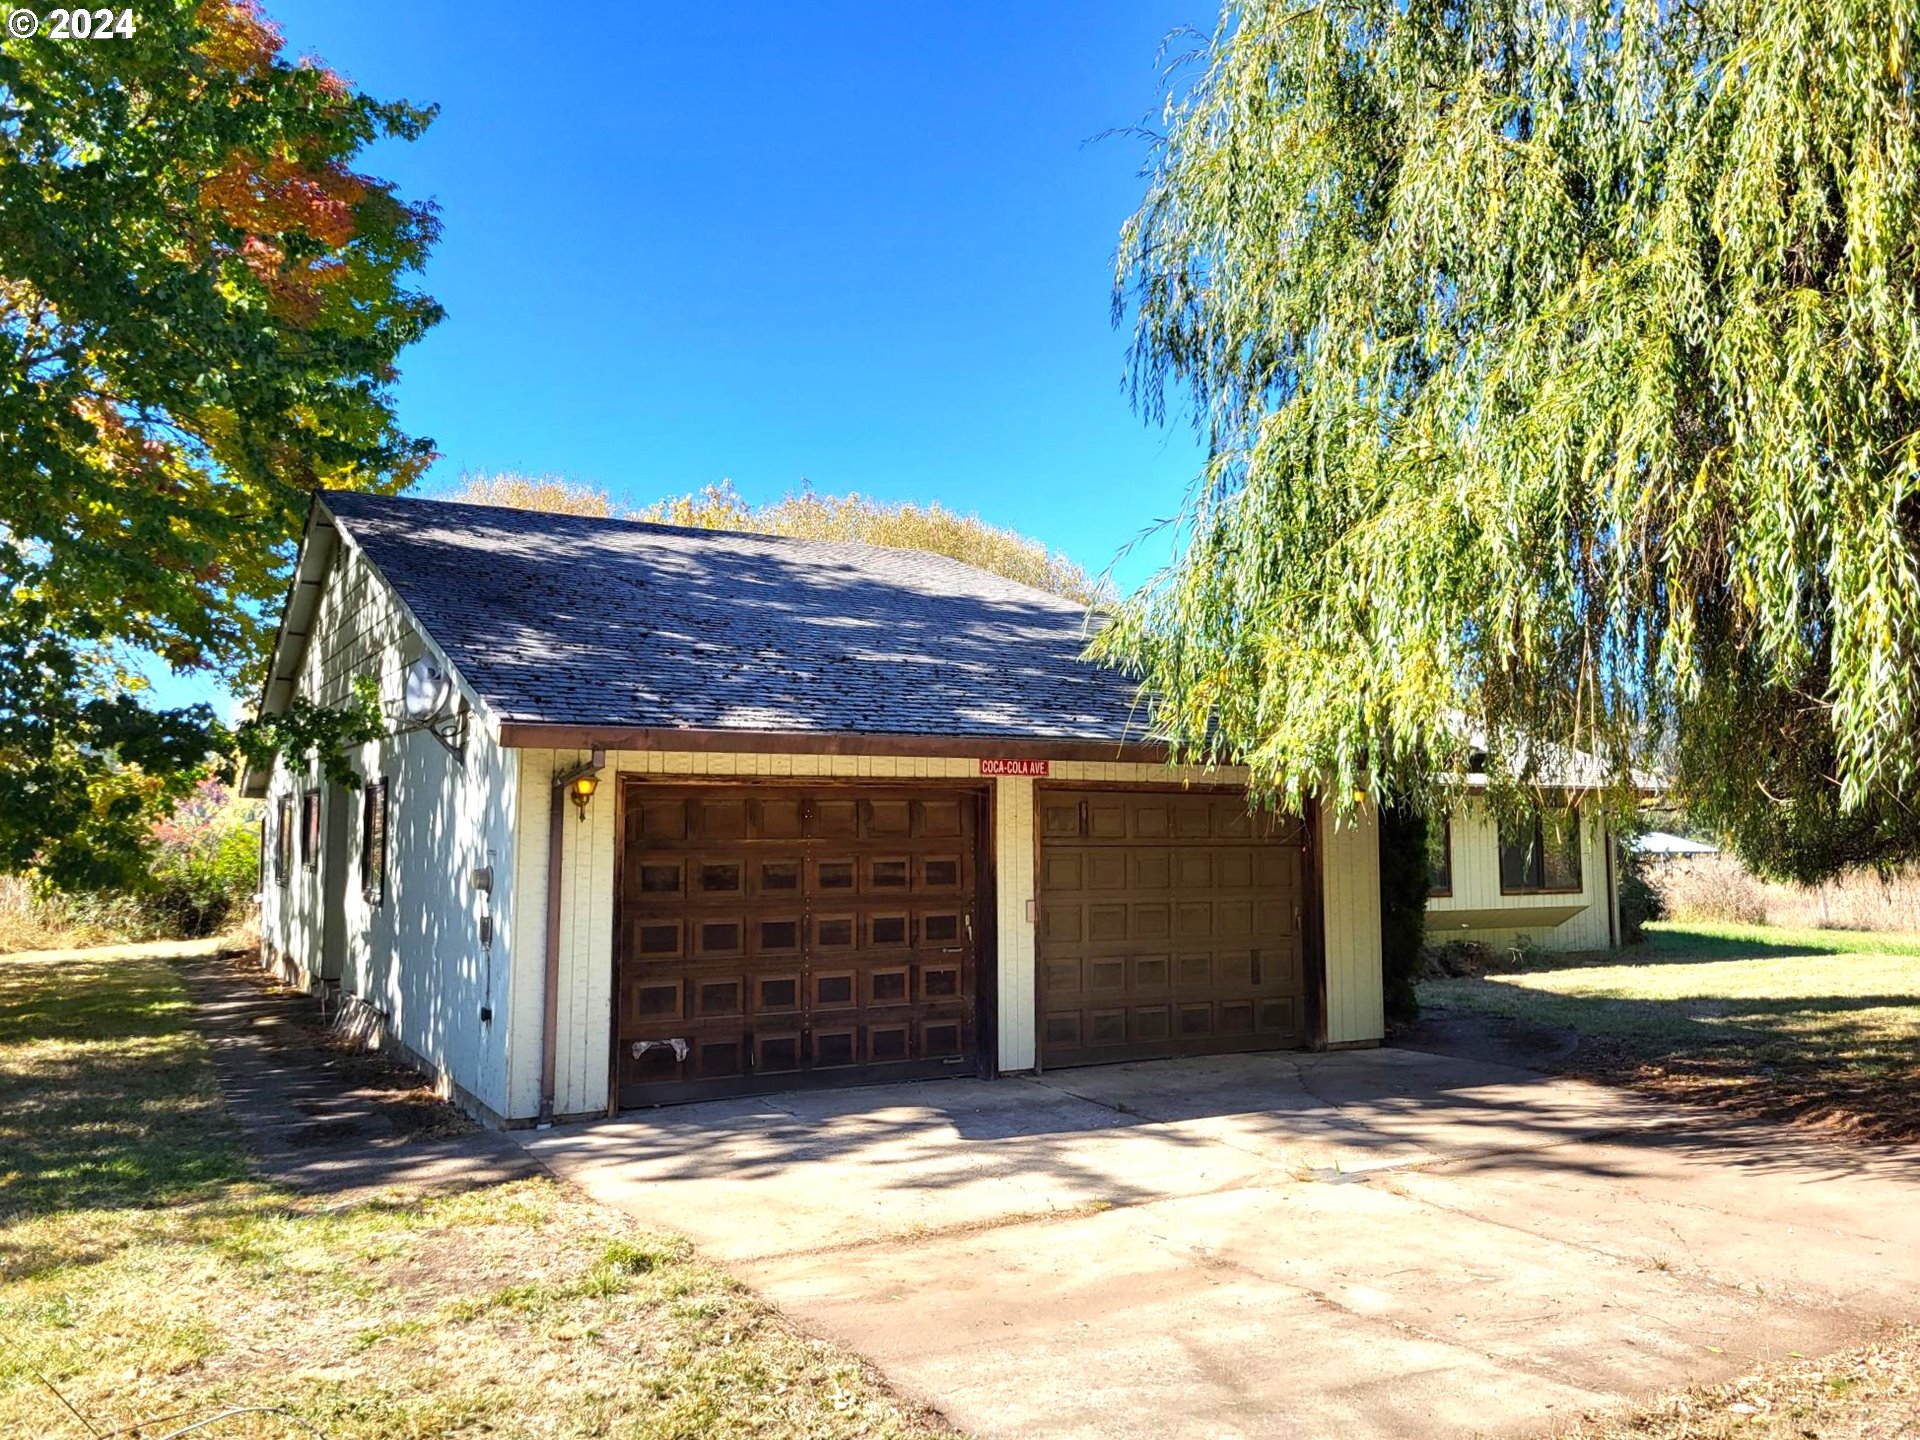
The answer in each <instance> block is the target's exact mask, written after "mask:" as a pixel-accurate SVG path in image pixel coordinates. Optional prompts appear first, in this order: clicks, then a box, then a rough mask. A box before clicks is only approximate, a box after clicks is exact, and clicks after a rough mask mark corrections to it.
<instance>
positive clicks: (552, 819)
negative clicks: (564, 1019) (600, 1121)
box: [536, 750, 607, 1130]
mask: <svg viewBox="0 0 1920 1440" xmlns="http://www.w3.org/2000/svg"><path fill="white" fill-rule="evenodd" d="M606 763H607V752H606V751H604V750H595V751H594V752H593V758H592V759H591V760H588V761H587V762H586V763H585V764H583V765H576V766H574V767H573V768H572V769H571V770H568V771H567V772H566V773H564V774H561V775H556V776H554V777H553V785H552V789H553V798H552V802H551V804H550V805H549V806H548V810H547V973H546V983H545V986H544V987H543V989H542V992H541V997H540V1116H539V1119H538V1121H537V1122H536V1123H537V1124H538V1125H539V1127H540V1128H541V1129H542V1130H544V1129H546V1128H547V1127H548V1126H550V1125H552V1124H553V1097H554V1060H555V1055H556V1052H557V1051H558V1050H559V1048H560V855H561V850H562V847H563V845H564V840H563V837H564V836H565V834H566V829H565V826H566V819H567V787H568V786H569V785H571V784H572V783H573V782H574V781H575V780H578V779H579V778H580V777H581V776H582V775H593V774H597V773H599V771H600V769H601V768H602V767H603V766H604V765H605V764H606ZM580 813H581V816H582V818H585V815H586V811H585V810H584V809H583V810H582V811H581V812H580Z"/></svg>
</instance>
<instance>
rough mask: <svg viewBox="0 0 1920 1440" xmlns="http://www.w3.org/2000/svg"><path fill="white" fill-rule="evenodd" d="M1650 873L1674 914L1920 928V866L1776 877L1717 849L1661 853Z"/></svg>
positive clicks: (1895, 930) (1904, 931)
mask: <svg viewBox="0 0 1920 1440" xmlns="http://www.w3.org/2000/svg"><path fill="white" fill-rule="evenodd" d="M1646 874H1647V880H1648V883H1649V884H1651V885H1652V886H1653V888H1654V889H1655V891H1657V892H1658V893H1659V895H1660V898H1661V902H1662V904H1663V905H1664V906H1665V908H1666V914H1667V917H1668V918H1669V919H1672V920H1680V921H1692V920H1718V921H1727V922H1729V923H1732V924H1736V925H1778V926H1782V927H1784V928H1787V929H1798V930H1870V931H1875V932H1878V933H1883V934H1889V933H1890V934H1901V935H1920V868H1914V867H1909V868H1908V869H1905V870H1902V871H1900V872H1899V873H1897V874H1895V875H1892V876H1889V877H1882V876H1880V875H1879V874H1877V873H1875V872H1874V871H1871V870H1856V871H1853V872H1850V873H1848V874H1846V875H1842V876H1839V877H1837V878H1835V879H1833V880H1829V881H1826V882H1825V883H1824V884H1820V885H1778V884H1772V883H1769V882H1767V881H1763V880H1761V879H1759V878H1758V877H1756V876H1754V875H1752V874H1750V873H1749V872H1748V871H1747V870H1746V868H1745V867H1743V866H1742V865H1741V864H1740V862H1739V861H1738V860H1736V859H1734V858H1733V857H1732V856H1731V855H1712V856H1703V857H1701V858H1699V859H1692V860H1689V859H1676V860H1665V861H1656V862H1654V863H1652V864H1650V865H1648V866H1647V870H1646Z"/></svg>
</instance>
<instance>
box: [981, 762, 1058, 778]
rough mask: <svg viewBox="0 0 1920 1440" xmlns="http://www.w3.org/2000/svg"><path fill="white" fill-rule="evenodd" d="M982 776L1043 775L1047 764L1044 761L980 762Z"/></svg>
mask: <svg viewBox="0 0 1920 1440" xmlns="http://www.w3.org/2000/svg"><path fill="white" fill-rule="evenodd" d="M980 773H981V774H982V775H1045V774H1046V773H1047V762H1046V761H1044V760H982V761H981V762H980Z"/></svg>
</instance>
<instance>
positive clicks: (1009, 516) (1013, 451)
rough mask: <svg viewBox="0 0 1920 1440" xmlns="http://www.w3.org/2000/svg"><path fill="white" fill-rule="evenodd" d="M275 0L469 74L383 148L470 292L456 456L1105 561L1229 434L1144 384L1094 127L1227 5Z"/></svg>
mask: <svg viewBox="0 0 1920 1440" xmlns="http://www.w3.org/2000/svg"><path fill="white" fill-rule="evenodd" d="M266 9H267V10H268V12H269V13H270V14H271V15H272V16H273V17H274V18H275V19H276V20H278V21H279V22H280V23H281V24H282V25H283V27H284V29H285V31H286V37H287V45H288V49H289V51H290V52H291V53H293V54H296V55H298V54H309V53H310V54H315V55H318V56H320V57H321V58H323V59H324V60H325V61H326V62H327V63H328V64H330V65H332V66H333V67H334V68H335V69H337V70H340V71H342V72H343V73H345V74H346V75H348V76H349V77H350V78H351V79H352V80H353V81H355V82H356V83H357V84H358V85H360V86H361V87H362V88H363V89H366V90H368V91H370V92H371V93H372V94H374V95H376V96H379V97H382V98H400V97H404V98H406V99H409V100H413V101H415V102H437V103H438V104H439V105H440V106H441V114H440V118H439V119H438V120H437V121H436V122H435V124H434V126H433V128H432V129H431V130H430V131H429V132H428V133H427V135H426V137H425V138H424V139H422V140H420V141H419V142H416V143H415V144H412V145H391V146H383V147H381V148H380V149H379V150H378V151H377V152H375V153H374V154H373V155H372V156H370V157H369V160H368V162H367V168H369V169H371V170H372V171H373V172H374V173H376V174H379V175H382V176H385V177H387V178H389V179H392V180H394V181H395V182H397V183H398V185H399V186H400V189H401V191H402V193H404V194H406V195H408V196H412V197H419V196H430V197H432V198H433V199H434V200H435V201H437V202H438V204H439V206H440V208H441V216H442V220H443V223H444V225H445V234H444V237H443V238H442V241H441V243H440V246H439V248H438V250H437V251H436V253H435V255H434V258H433V260H432V261H431V263H430V265H429V267H428V270H427V273H426V277H425V285H426V288H427V289H428V290H429V291H430V292H431V293H432V294H433V295H434V296H436V297H437V298H438V299H439V300H440V301H441V303H442V304H443V305H445V307H446V309H447V312H448V314H447V319H446V321H445V322H444V323H443V324H442V325H441V326H440V327H439V328H438V329H437V330H436V331H435V332H434V333H433V334H432V335H431V336H430V337H429V338H428V339H427V340H425V341H424V342H423V343H421V344H420V345H418V346H416V347H415V348H413V349H412V350H410V351H408V352H407V353H406V354H404V355H403V356H402V358H401V365H402V367H403V379H402V382H401V385H400V389H399V397H400V417H401V421H402V424H403V425H404V426H406V427H407V428H408V429H409V430H411V431H413V432H414V433H417V434H426V435H430V436H432V437H433V438H434V440H435V441H436V442H438V446H439V449H440V451H441V453H442V456H443V457H444V458H442V459H441V460H440V462H439V463H438V464H437V465H436V466H435V467H434V469H433V471H432V472H431V473H430V475H429V477H428V479H427V481H426V484H425V487H424V488H425V489H426V490H427V491H428V492H436V491H445V490H448V489H451V488H453V487H455V486H456V485H457V483H458V481H459V477H460V475H461V474H462V472H464V471H469V470H479V471H493V470H525V471H532V472H537V473H544V472H555V473H559V474H563V475H567V476H569V477H572V478H575V479H579V480H584V481H589V482H592V483H594V484H597V485H601V486H604V487H606V488H608V489H610V490H612V491H613V492H615V493H616V495H620V496H624V497H626V498H629V499H631V500H633V501H635V502H636V503H638V502H644V501H647V500H651V499H654V498H657V497H659V496H662V495H669V494H679V493H683V492H685V491H689V490H693V489H697V488H698V487H700V486H702V485H705V484H708V483H712V482H717V481H719V480H721V479H723V478H731V479H732V480H733V482H734V483H735V485H737V486H738V487H739V489H740V490H741V491H742V493H743V494H745V495H746V496H747V498H748V499H750V500H754V501H759V500H765V499H771V498H775V497H777V496H779V495H780V494H782V493H783V492H785V491H786V490H788V489H790V488H794V487H797V486H798V485H799V484H800V483H801V482H802V481H803V480H808V481H811V482H812V484H813V485H814V487H815V488H816V489H818V490H821V491H829V492H841V491H847V490H858V491H860V492H862V493H863V494H869V495H876V496H881V497H885V498H888V499H907V500H921V501H928V500H938V501H940V502H941V503H943V504H945V505H948V506H951V507H954V508H957V509H961V510H967V511H977V512H978V513H979V514H980V515H982V516H983V517H985V518H986V519H988V520H991V521H993V522H995V523H997V524H1003V525H1011V526H1014V527H1016V528H1018V529H1020V530H1022V531H1025V532H1026V533H1028V534H1030V535H1033V536H1035V537H1036V538H1038V539H1041V540H1044V541H1046V542H1047V543H1048V544H1049V545H1052V546H1054V547H1056V548H1058V549H1062V550H1064V551H1066V552H1067V553H1068V554H1069V555H1071V556H1072V557H1073V558H1074V559H1076V560H1078V561H1079V562H1080V563H1081V564H1083V565H1085V566H1087V567H1088V568H1089V569H1091V570H1100V569H1102V568H1104V567H1105V566H1107V565H1108V564H1109V562H1111V561H1113V560H1114V558H1115V556H1116V554H1117V553H1118V552H1119V551H1120V550H1121V549H1122V547H1123V546H1125V545H1126V544H1127V543H1128V542H1129V541H1130V540H1132V539H1133V538H1134V537H1135V536H1136V535H1137V534H1138V533H1139V532H1140V531H1141V530H1142V529H1143V528H1144V527H1146V526H1148V525H1150V524H1151V523H1152V522H1154V521H1155V520H1157V519H1160V518H1162V517H1165V516H1167V515H1169V514H1171V513H1173V512H1174V511H1175V510H1177V509H1178V506H1179V502H1180V498H1181V495H1182V493H1183V491H1184V489H1185V486H1186V485H1187V483H1188V481H1189V480H1190V479H1191V478H1192V476H1193V474H1194V472H1195V470H1196V469H1197V467H1198V464H1199V451H1198V449H1197V447H1196V445H1195V443H1194V440H1193V438H1192V434H1191V431H1190V430H1189V429H1188V428H1186V427H1185V426H1184V425H1180V426H1175V427H1173V428H1170V429H1167V430H1159V429H1154V428H1150V427H1148V426H1147V425H1146V424H1144V423H1143V422H1142V421H1141V420H1140V419H1139V418H1137V417H1136V416H1135V415H1134V414H1133V413H1132V411H1131V409H1130V408H1129V405H1128V402H1127V398H1126V395H1125V393H1124V391H1123V388H1122V384H1121V381H1122V369H1123V355H1124V347H1125V337H1124V336H1123V335H1122V334H1120V333H1119V332H1116V331H1115V330H1114V329H1113V328H1112V326H1111V324H1110V322H1109V313H1108V293H1109V281H1110V265H1111V257H1112V253H1113V247H1114V240H1115V236H1116V233H1117V231H1118V228H1119V226H1120V223H1121V221H1122V220H1123V219H1124V218H1125V217H1126V215H1127V214H1128V213H1129V212H1130V210H1131V209H1132V208H1133V205H1134V204H1135V202H1136V200H1137V198H1138V195H1139V191H1140V186H1141V182H1140V180H1139V174H1138V172H1139V167H1140V164H1141V162H1142V158H1143V153H1144V152H1143V146H1142V143H1141V142H1140V141H1139V140H1138V139H1135V138H1115V139H1109V140H1103V141H1094V140H1093V138H1092V137H1094V136H1096V135H1097V134H1098V133H1099V132H1101V131H1103V130H1106V129H1109V128H1112V127H1116V126H1125V125H1129V124H1133V123H1137V122H1139V121H1141V120H1143V119H1145V118H1148V117H1149V116H1150V115H1153V114H1156V113H1157V104H1158V95H1159V76H1158V72H1157V69H1156V65H1155V60H1156V50H1157V47H1158V45H1159V42H1160V40H1161V37H1162V36H1164V35H1165V34H1166V33H1167V32H1168V31H1169V30H1171V29H1172V28H1174V27H1175V26H1176V25H1180V24H1198V25H1202V26H1204V25H1206V24H1208V23H1210V21H1211V19H1212V15H1213V10H1212V7H1211V6H1210V5H1207V4H1196V3H1193V0H1071V3H1063V0H1048V3H1045V4H1040V5H1017V4H1011V3H1007V4H993V3H983V0H971V3H963V0H944V3H916V4H912V5H903V4H900V3H898V0H868V3H815V0H807V3H801V4H794V3H791V0H789V3H775V0H745V3H732V4H725V3H716V4H707V5H696V6H672V7H668V6H664V5H658V4H629V5H613V4H605V5H588V4H582V5H571V6H548V5H531V4H527V3H524V0H523V3H520V4H515V5H504V4H461V5H454V4H439V3H417V0H409V3H407V4H404V5H396V4H393V3H390V0H366V3H348V0H266ZM1166 556H1167V542H1166V541H1165V539H1164V538H1155V539H1153V540H1151V541H1149V542H1148V543H1147V544H1145V545H1143V546H1142V547H1140V548H1139V549H1138V550H1136V551H1135V552H1134V553H1133V554H1132V555H1131V556H1130V557H1129V558H1128V559H1127V560H1125V561H1124V562H1122V563H1121V565H1120V566H1119V567H1118V569H1117V570H1116V572H1115V573H1116V578H1117V579H1119V580H1120V581H1121V583H1122V584H1123V585H1132V584H1135V583H1137V582H1138V581H1140V580H1142V579H1144V578H1145V577H1146V576H1147V575H1148V574H1150V573H1151V572H1152V570H1153V569H1154V568H1156V567H1157V566H1158V565H1159V564H1160V563H1163V562H1164V560H1165V559H1166ZM158 688H159V694H158V695H157V697H156V698H157V699H159V700H160V701H161V702H162V703H182V702H184V701H185V700H189V699H195V698H204V697H205V696H207V694H208V687H207V685H206V684H205V683H204V682H195V681H190V680H181V681H173V680H169V681H166V682H164V683H163V684H162V685H160V686H159V687H158Z"/></svg>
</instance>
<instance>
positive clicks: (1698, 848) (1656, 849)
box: [1633, 830, 1720, 860]
mask: <svg viewBox="0 0 1920 1440" xmlns="http://www.w3.org/2000/svg"><path fill="white" fill-rule="evenodd" d="M1633 848H1634V851H1635V852H1636V853H1637V854H1641V855H1645V856H1647V857H1648V858H1649V859H1652V860H1699V859H1701V858H1703V857H1705V856H1708V855H1718V854H1719V853H1720V847H1719V846H1718V845H1709V844H1708V843H1707V842H1706V841H1704V840H1690V839H1688V838H1687V837H1686V836H1685V835H1675V834H1674V833H1673V832H1672V831H1670V830H1649V831H1648V832H1647V833H1646V834H1644V835H1639V836H1636V837H1635V838H1634V842H1633Z"/></svg>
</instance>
